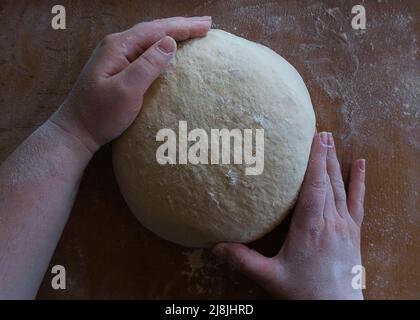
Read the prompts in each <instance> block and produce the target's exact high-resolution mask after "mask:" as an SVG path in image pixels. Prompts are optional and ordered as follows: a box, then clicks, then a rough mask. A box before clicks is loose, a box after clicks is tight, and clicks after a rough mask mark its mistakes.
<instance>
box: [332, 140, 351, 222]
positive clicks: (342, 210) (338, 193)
mask: <svg viewBox="0 0 420 320" xmlns="http://www.w3.org/2000/svg"><path fill="white" fill-rule="evenodd" d="M328 144H329V145H330V146H331V147H330V148H328V152H327V172H328V175H329V177H330V181H331V186H332V190H333V194H334V201H335V207H336V208H337V211H338V213H339V214H340V216H342V217H344V216H346V215H348V211H347V199H346V189H345V187H344V182H343V176H342V175H341V169H340V163H339V162H338V159H337V152H336V148H335V143H334V138H333V135H332V134H329V135H328Z"/></svg>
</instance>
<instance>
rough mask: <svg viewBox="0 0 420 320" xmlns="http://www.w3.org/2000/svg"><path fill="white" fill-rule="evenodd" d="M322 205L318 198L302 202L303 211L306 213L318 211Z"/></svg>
mask: <svg viewBox="0 0 420 320" xmlns="http://www.w3.org/2000/svg"><path fill="white" fill-rule="evenodd" d="M319 205H320V201H319V200H318V199H317V198H311V199H306V200H302V201H301V209H302V210H304V211H305V212H311V211H314V210H317V209H318V207H319Z"/></svg>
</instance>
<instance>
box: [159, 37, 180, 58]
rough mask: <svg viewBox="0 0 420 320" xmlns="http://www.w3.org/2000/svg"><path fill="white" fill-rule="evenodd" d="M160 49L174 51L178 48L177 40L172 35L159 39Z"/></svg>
mask: <svg viewBox="0 0 420 320" xmlns="http://www.w3.org/2000/svg"><path fill="white" fill-rule="evenodd" d="M158 49H159V50H160V51H162V52H163V53H165V54H170V53H174V52H175V50H176V42H175V40H174V39H172V38H171V37H169V36H166V37H164V38H163V39H162V40H160V41H159V44H158Z"/></svg>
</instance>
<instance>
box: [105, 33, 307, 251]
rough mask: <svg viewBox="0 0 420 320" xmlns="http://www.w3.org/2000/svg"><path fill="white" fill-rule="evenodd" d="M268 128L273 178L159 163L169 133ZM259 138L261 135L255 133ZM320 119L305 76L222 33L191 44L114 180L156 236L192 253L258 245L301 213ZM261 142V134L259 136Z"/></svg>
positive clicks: (267, 158)
mask: <svg viewBox="0 0 420 320" xmlns="http://www.w3.org/2000/svg"><path fill="white" fill-rule="evenodd" d="M179 121H187V123H188V130H192V129H194V128H202V129H204V130H206V132H208V133H209V135H210V129H223V128H227V129H229V130H231V129H233V128H239V129H241V130H243V129H257V128H258V129H260V128H262V129H264V130H265V132H264V134H265V140H264V141H265V143H264V171H263V173H262V174H261V175H246V174H245V165H238V164H226V165H210V164H208V165H205V164H198V165H192V164H187V165H184V164H172V165H169V164H167V165H160V164H158V162H157V161H156V150H157V148H158V147H159V146H160V145H161V144H162V142H157V141H156V134H157V132H158V131H159V130H160V129H162V128H171V129H172V130H174V131H175V132H178V125H179ZM253 131H254V132H255V130H253ZM314 131H315V115H314V111H313V108H312V104H311V99H310V97H309V93H308V90H307V89H306V86H305V84H304V82H303V80H302V78H301V77H300V75H299V74H298V72H297V71H296V70H295V69H294V68H293V67H292V66H291V65H290V64H289V63H288V62H287V61H286V60H285V59H283V58H282V57H281V56H279V55H278V54H276V53H275V52H274V51H272V50H270V49H269V48H267V47H265V46H262V45H260V44H257V43H254V42H251V41H248V40H245V39H243V38H240V37H237V36H234V35H232V34H230V33H227V32H224V31H222V30H211V31H210V32H209V33H208V35H207V36H206V37H204V38H200V39H194V40H190V41H187V42H185V43H182V44H181V45H180V46H179V48H178V52H177V54H176V57H175V58H174V60H173V61H172V63H171V64H170V65H169V67H168V68H167V69H166V71H165V72H164V73H163V74H162V75H161V76H160V77H159V78H158V79H157V80H156V81H155V82H154V84H153V85H152V86H151V88H150V89H149V90H148V91H147V94H146V96H145V97H144V102H143V107H142V109H141V111H140V113H139V115H138V117H137V119H136V120H135V121H134V123H133V124H132V125H131V126H130V127H129V128H128V129H127V130H126V131H125V132H124V133H123V134H122V136H121V137H120V138H118V140H117V141H115V142H114V144H113V162H114V171H115V175H116V178H117V181H118V184H119V187H120V189H121V192H122V194H123V196H124V198H125V200H126V202H127V204H128V206H129V207H130V209H131V211H132V212H133V213H134V214H135V215H136V217H137V218H138V219H139V220H140V221H141V223H142V224H143V225H144V226H146V227H147V228H148V229H150V230H152V231H153V232H155V233H157V234H158V235H159V236H161V237H162V238H165V239H167V240H170V241H173V242H176V243H178V244H181V245H185V246H192V247H210V246H212V245H214V244H215V243H217V242H221V241H233V242H245V243H246V242H251V241H253V240H256V239H258V238H260V237H261V236H263V235H264V234H266V233H268V232H269V231H270V230H272V229H273V228H274V227H275V226H277V225H278V224H279V223H280V222H281V221H282V220H283V219H284V218H285V216H286V215H287V213H288V212H289V211H290V209H291V208H292V207H293V205H294V203H295V201H296V198H297V195H298V192H299V189H300V186H301V183H302V180H303V177H304V174H305V171H306V167H307V163H308V157H309V152H310V146H311V142H312V138H313V135H314ZM254 139H255V133H254Z"/></svg>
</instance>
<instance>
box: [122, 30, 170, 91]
mask: <svg viewBox="0 0 420 320" xmlns="http://www.w3.org/2000/svg"><path fill="white" fill-rule="evenodd" d="M175 52H176V42H175V40H174V39H172V38H171V37H169V36H166V37H164V38H163V39H161V40H160V41H158V42H157V43H155V44H154V45H153V46H151V47H150V48H149V49H147V51H146V52H145V53H143V54H142V55H141V56H140V57H139V58H138V59H137V60H136V61H134V62H133V63H131V64H130V65H129V66H128V67H127V68H126V69H125V70H124V71H122V72H120V73H119V74H117V75H116V76H114V77H116V79H117V81H118V80H121V81H122V83H123V84H124V86H125V87H126V88H128V89H129V90H130V89H133V90H135V91H136V93H137V94H141V95H143V94H144V93H145V92H146V90H147V89H148V88H149V86H150V85H151V84H152V82H153V81H154V80H156V78H157V77H158V76H159V75H160V73H161V72H162V71H163V69H164V68H165V67H166V66H167V65H168V64H169V62H170V60H171V59H172V58H173V56H174V55H175Z"/></svg>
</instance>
